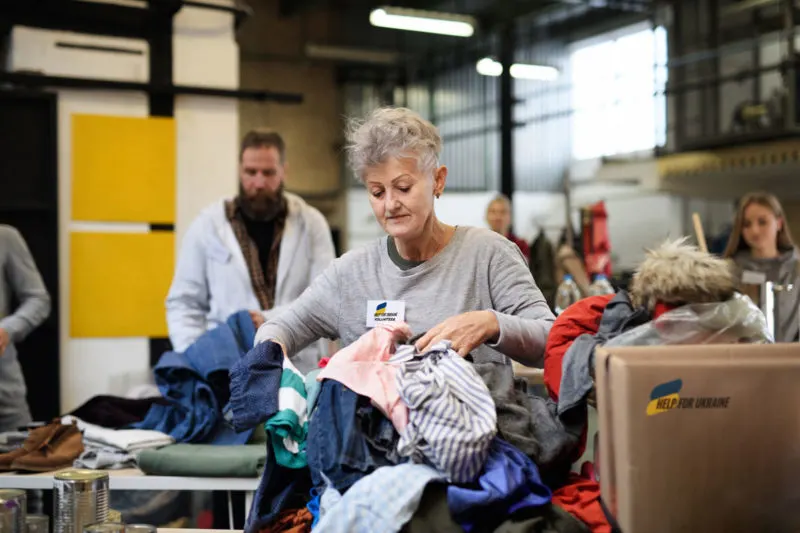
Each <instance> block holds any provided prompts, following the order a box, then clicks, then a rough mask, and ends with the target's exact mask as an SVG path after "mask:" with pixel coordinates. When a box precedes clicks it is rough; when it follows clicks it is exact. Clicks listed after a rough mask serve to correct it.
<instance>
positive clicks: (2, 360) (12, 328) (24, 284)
mask: <svg viewBox="0 0 800 533" xmlns="http://www.w3.org/2000/svg"><path fill="white" fill-rule="evenodd" d="M0 269H2V279H0V328H3V329H4V330H6V331H7V332H8V333H9V336H10V337H11V340H10V344H9V346H8V347H7V348H6V350H5V352H3V353H2V354H0V431H4V430H7V429H13V428H14V427H16V426H19V425H23V424H27V423H28V422H30V420H31V415H30V411H29V409H28V402H27V399H26V397H25V396H26V394H27V390H26V388H25V378H24V377H23V375H22V368H21V367H20V364H19V361H18V360H17V350H16V348H15V347H14V344H15V343H18V342H20V341H21V340H22V339H24V338H25V337H26V336H27V335H28V334H29V333H30V332H31V331H33V329H34V328H36V327H37V326H38V325H39V324H41V323H42V322H44V321H45V319H46V318H47V317H48V315H49V314H50V295H49V294H48V293H47V289H46V288H45V286H44V282H43V281H42V277H41V275H40V274H39V271H38V270H37V268H36V264H35V263H34V261H33V257H32V256H31V252H30V250H28V246H27V245H26V244H25V240H24V239H23V238H22V235H20V234H19V232H18V231H17V230H16V229H14V228H12V227H11V226H5V225H0ZM12 296H15V297H16V300H17V301H18V302H19V304H20V305H19V307H18V308H17V309H16V311H14V312H13V313H12V309H11V298H12Z"/></svg>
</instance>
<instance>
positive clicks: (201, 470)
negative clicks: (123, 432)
mask: <svg viewBox="0 0 800 533" xmlns="http://www.w3.org/2000/svg"><path fill="white" fill-rule="evenodd" d="M138 462H139V468H140V469H141V470H142V472H144V473H145V474H149V475H152V476H187V477H259V476H261V472H262V471H263V469H264V465H265V464H266V462H267V447H266V446H265V445H264V444H245V445H243V446H215V445H212V444H173V445H172V446H165V447H164V448H160V449H158V450H144V451H142V452H141V453H140V454H139V455H138Z"/></svg>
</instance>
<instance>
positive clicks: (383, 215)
mask: <svg viewBox="0 0 800 533" xmlns="http://www.w3.org/2000/svg"><path fill="white" fill-rule="evenodd" d="M446 176H447V169H446V168H445V167H439V168H438V169H436V170H435V171H434V172H433V173H425V174H423V173H420V172H419V170H418V169H417V161H416V160H415V159H411V158H391V159H389V160H388V161H386V162H385V163H383V164H381V165H378V166H376V167H372V168H370V169H368V170H367V172H366V174H365V177H364V178H365V179H364V182H365V184H366V187H367V193H368V194H369V203H370V205H371V206H372V212H373V213H375V218H376V219H378V222H379V223H380V224H381V226H383V229H384V230H385V231H386V233H388V234H389V235H391V236H392V237H394V238H395V239H398V240H412V239H415V238H418V237H419V236H420V235H421V234H422V232H423V231H424V230H425V224H426V222H427V221H428V220H429V219H430V218H431V217H432V216H433V199H434V196H435V195H437V194H441V192H442V190H443V189H444V182H445V178H446Z"/></svg>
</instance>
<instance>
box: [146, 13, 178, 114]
mask: <svg viewBox="0 0 800 533" xmlns="http://www.w3.org/2000/svg"><path fill="white" fill-rule="evenodd" d="M149 9H150V10H151V11H153V12H154V15H155V16H154V17H153V18H154V20H153V21H152V23H151V26H150V28H149V32H148V36H147V44H148V46H149V47H150V54H149V56H148V58H149V62H150V65H149V66H150V77H149V79H150V83H151V84H153V85H156V86H165V87H169V86H171V85H172V65H173V53H172V19H173V18H174V17H175V14H176V13H177V12H178V11H180V9H181V1H180V0H166V1H165V0H150V2H149ZM147 104H148V107H149V109H150V116H154V117H172V116H174V115H175V95H174V94H171V93H164V92H150V93H148V94H147Z"/></svg>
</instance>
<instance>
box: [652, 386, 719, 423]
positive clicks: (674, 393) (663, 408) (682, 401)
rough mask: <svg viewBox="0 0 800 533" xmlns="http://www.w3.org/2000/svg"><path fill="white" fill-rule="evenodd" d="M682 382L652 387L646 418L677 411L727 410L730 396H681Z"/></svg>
mask: <svg viewBox="0 0 800 533" xmlns="http://www.w3.org/2000/svg"><path fill="white" fill-rule="evenodd" d="M682 388H683V380H681V379H675V380H672V381H667V382H666V383H662V384H661V385H657V386H655V387H653V392H651V393H650V402H649V403H648V404H647V416H652V415H657V414H660V413H666V412H667V411H673V410H678V409H727V408H728V406H729V404H730V401H731V398H730V396H681V389H682Z"/></svg>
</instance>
